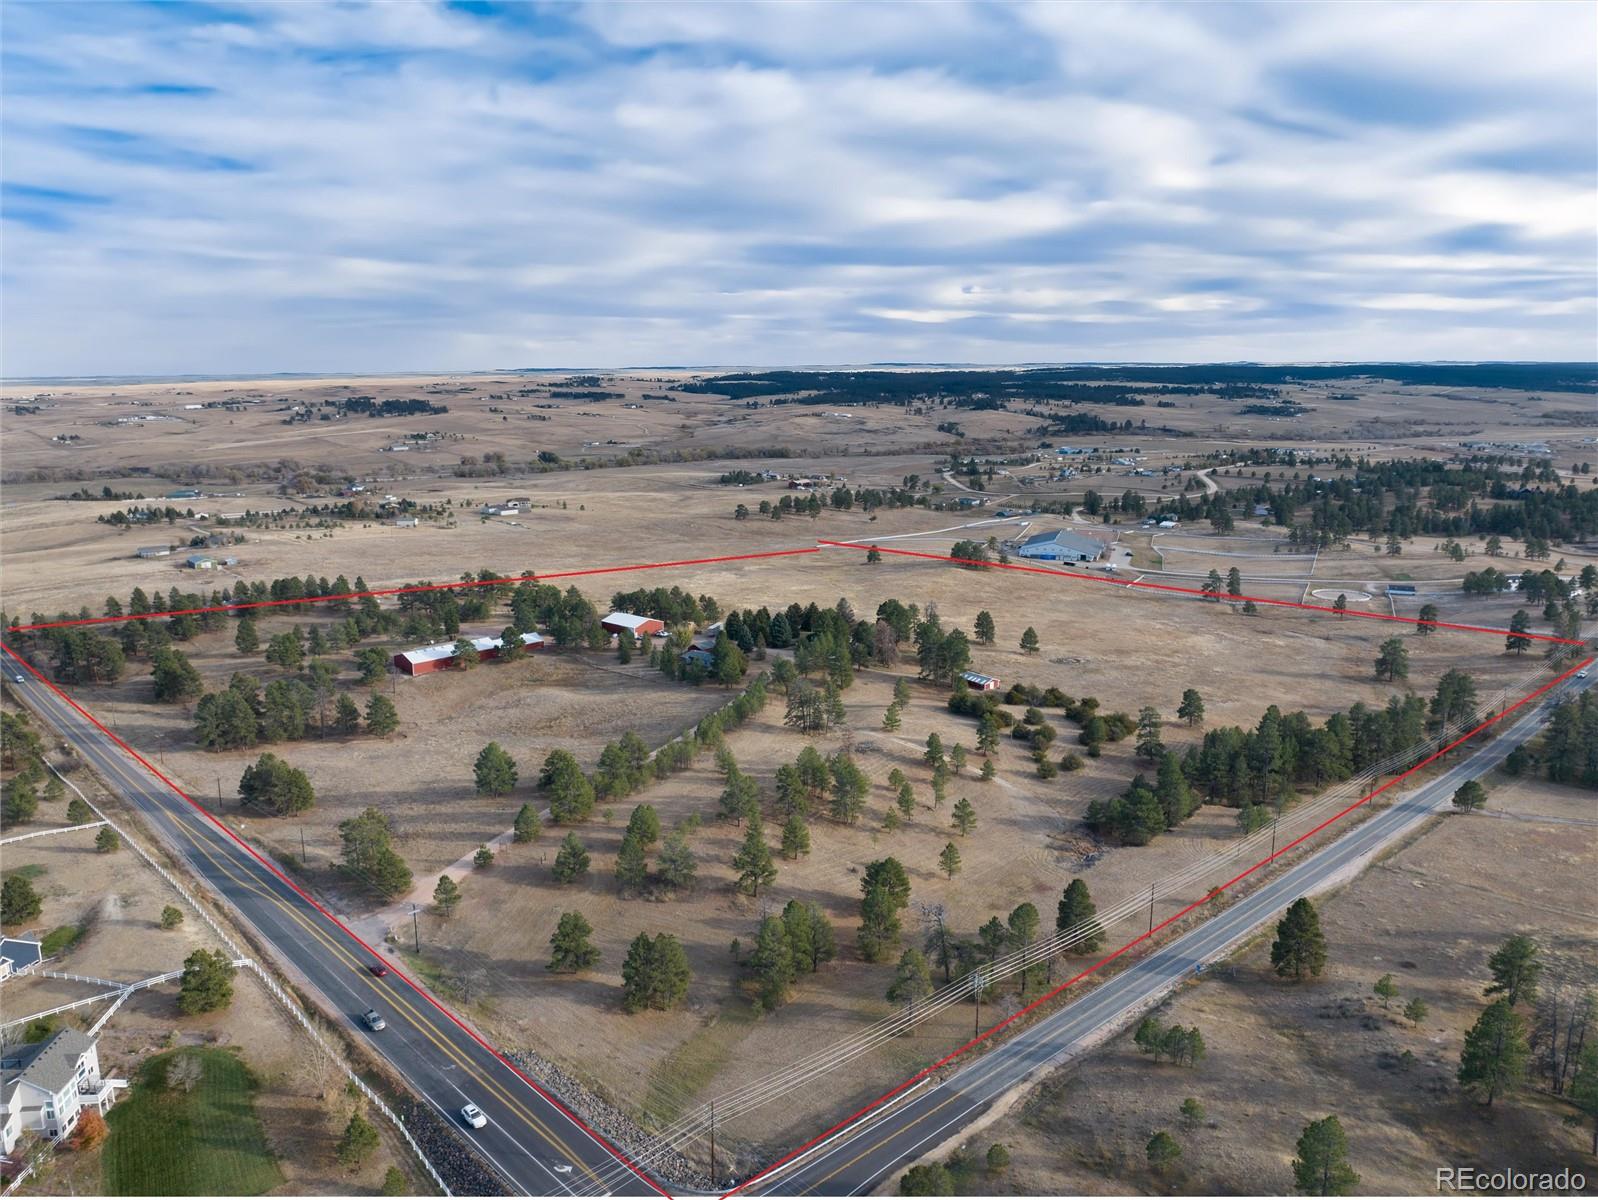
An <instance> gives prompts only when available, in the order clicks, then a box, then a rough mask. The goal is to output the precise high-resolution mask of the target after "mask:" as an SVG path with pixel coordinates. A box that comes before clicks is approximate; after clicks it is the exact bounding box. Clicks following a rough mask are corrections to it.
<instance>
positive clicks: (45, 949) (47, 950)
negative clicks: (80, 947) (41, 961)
mask: <svg viewBox="0 0 1598 1200" xmlns="http://www.w3.org/2000/svg"><path fill="white" fill-rule="evenodd" d="M82 936H83V926H81V925H58V926H56V928H54V929H52V930H51V931H50V932H49V933H47V934H45V935H44V938H43V939H42V940H41V941H40V942H39V953H40V954H42V955H44V956H45V957H46V958H52V957H54V956H55V955H57V954H60V953H61V952H62V951H63V950H70V949H71V948H72V947H73V945H74V944H75V943H76V942H77V940H78V939H79V938H80V937H82Z"/></svg>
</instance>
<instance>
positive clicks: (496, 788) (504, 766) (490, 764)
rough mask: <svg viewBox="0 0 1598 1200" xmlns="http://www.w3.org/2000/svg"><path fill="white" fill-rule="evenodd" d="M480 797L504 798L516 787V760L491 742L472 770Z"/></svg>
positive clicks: (480, 753)
mask: <svg viewBox="0 0 1598 1200" xmlns="http://www.w3.org/2000/svg"><path fill="white" fill-rule="evenodd" d="M472 776H473V778H474V779H475V780H476V782H477V794H478V795H479V796H504V795H508V794H509V793H510V790H511V789H512V788H514V787H515V786H516V779H517V774H516V760H515V759H514V758H512V757H511V756H510V755H509V754H507V753H506V752H505V750H504V749H503V748H502V747H501V746H500V744H499V743H498V742H489V743H488V745H486V746H484V747H483V749H482V750H481V752H479V754H478V755H477V762H476V764H475V765H474V766H473V768H472Z"/></svg>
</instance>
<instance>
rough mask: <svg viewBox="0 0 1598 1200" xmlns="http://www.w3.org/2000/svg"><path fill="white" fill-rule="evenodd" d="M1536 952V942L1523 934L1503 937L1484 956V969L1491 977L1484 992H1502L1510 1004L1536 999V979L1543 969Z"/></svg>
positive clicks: (1489, 993) (1537, 949)
mask: <svg viewBox="0 0 1598 1200" xmlns="http://www.w3.org/2000/svg"><path fill="white" fill-rule="evenodd" d="M1539 953H1540V951H1539V947H1538V945H1537V943H1536V942H1534V941H1533V940H1532V939H1531V938H1529V937H1526V936H1525V935H1524V934H1519V933H1517V934H1515V935H1513V936H1512V937H1508V938H1505V939H1504V943H1503V945H1501V946H1499V947H1498V949H1497V950H1495V951H1493V955H1492V957H1491V958H1489V959H1488V960H1487V970H1488V971H1489V972H1490V973H1491V974H1492V977H1493V981H1492V983H1490V984H1488V985H1487V990H1486V992H1485V994H1486V995H1488V996H1502V997H1503V998H1504V999H1505V1000H1506V1001H1508V1003H1509V1006H1510V1007H1511V1008H1513V1007H1514V1006H1515V1005H1517V1004H1530V1003H1531V1002H1532V1001H1534V1000H1536V999H1537V980H1538V977H1539V976H1540V975H1542V970H1543V964H1542V960H1541V958H1540V957H1539Z"/></svg>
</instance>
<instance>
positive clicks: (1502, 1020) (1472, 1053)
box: [1459, 999, 1531, 1108]
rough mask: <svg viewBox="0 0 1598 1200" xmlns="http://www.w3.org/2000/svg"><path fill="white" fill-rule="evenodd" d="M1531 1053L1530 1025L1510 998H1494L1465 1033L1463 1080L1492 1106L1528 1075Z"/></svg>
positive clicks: (1462, 1059) (1473, 1091)
mask: <svg viewBox="0 0 1598 1200" xmlns="http://www.w3.org/2000/svg"><path fill="white" fill-rule="evenodd" d="M1530 1056H1531V1052H1530V1050H1529V1049H1528V1048H1527V1045H1526V1024H1525V1022H1524V1021H1522V1020H1521V1019H1520V1014H1519V1013H1517V1012H1516V1011H1515V1010H1514V1009H1513V1008H1511V1007H1510V1002H1509V1001H1508V1000H1507V999H1506V1000H1494V1001H1493V1002H1492V1003H1491V1004H1489V1005H1488V1006H1487V1007H1486V1008H1485V1009H1483V1010H1482V1014H1481V1016H1480V1017H1478V1018H1477V1019H1476V1024H1475V1025H1473V1026H1471V1028H1470V1031H1469V1032H1468V1033H1466V1034H1465V1045H1464V1049H1463V1050H1462V1051H1461V1052H1460V1056H1459V1083H1460V1086H1461V1087H1463V1088H1464V1089H1465V1090H1466V1091H1468V1092H1470V1093H1471V1094H1472V1095H1475V1096H1479V1097H1481V1098H1482V1100H1483V1103H1485V1104H1486V1105H1487V1106H1488V1107H1489V1108H1490V1107H1492V1103H1493V1100H1494V1099H1495V1098H1496V1097H1498V1096H1500V1095H1502V1094H1503V1093H1504V1092H1507V1091H1509V1090H1511V1089H1512V1088H1514V1087H1515V1086H1517V1085H1518V1084H1519V1083H1520V1082H1521V1081H1522V1080H1523V1079H1524V1078H1525V1076H1526V1062H1527V1059H1529V1058H1530Z"/></svg>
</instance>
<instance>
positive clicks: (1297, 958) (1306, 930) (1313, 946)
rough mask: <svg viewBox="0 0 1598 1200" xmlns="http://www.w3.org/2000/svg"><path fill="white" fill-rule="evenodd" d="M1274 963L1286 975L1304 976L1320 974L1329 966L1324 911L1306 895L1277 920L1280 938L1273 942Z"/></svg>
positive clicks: (1272, 960) (1286, 976) (1292, 976)
mask: <svg viewBox="0 0 1598 1200" xmlns="http://www.w3.org/2000/svg"><path fill="white" fill-rule="evenodd" d="M1271 966H1273V967H1274V968H1276V973H1277V974H1278V975H1280V976H1282V977H1283V978H1288V977H1291V978H1293V979H1303V978H1304V976H1305V975H1319V974H1320V973H1321V971H1322V970H1324V969H1325V967H1326V937H1325V935H1324V934H1323V933H1321V918H1320V914H1319V913H1317V912H1316V911H1315V906H1314V905H1313V904H1311V903H1310V902H1309V900H1308V899H1307V898H1305V897H1302V896H1301V897H1300V898H1299V899H1297V900H1295V901H1293V903H1292V904H1290V905H1289V906H1288V909H1287V912H1286V914H1285V915H1284V916H1283V917H1282V919H1281V920H1280V921H1278V922H1277V923H1276V940H1275V941H1274V942H1272V943H1271Z"/></svg>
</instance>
